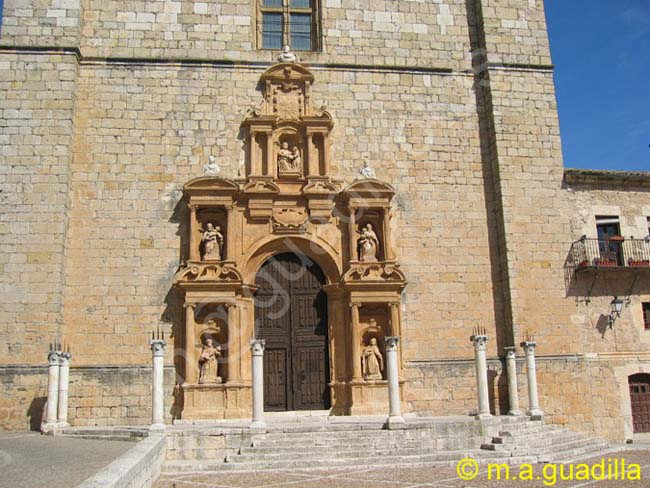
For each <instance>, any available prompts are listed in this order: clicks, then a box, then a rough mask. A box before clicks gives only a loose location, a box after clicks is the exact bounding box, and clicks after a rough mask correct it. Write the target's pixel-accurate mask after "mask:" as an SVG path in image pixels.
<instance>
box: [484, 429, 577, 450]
mask: <svg viewBox="0 0 650 488" xmlns="http://www.w3.org/2000/svg"><path fill="white" fill-rule="evenodd" d="M581 435H582V434H578V433H576V432H571V431H568V430H562V431H554V432H553V435H548V436H545V435H541V434H527V435H525V436H514V437H511V436H503V437H493V438H492V443H493V444H499V445H505V446H509V445H513V444H526V443H534V444H535V445H542V444H545V443H550V442H556V441H558V440H562V439H564V438H568V437H572V436H573V437H575V436H581Z"/></svg>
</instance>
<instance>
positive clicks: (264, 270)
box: [255, 253, 330, 411]
mask: <svg viewBox="0 0 650 488" xmlns="http://www.w3.org/2000/svg"><path fill="white" fill-rule="evenodd" d="M325 283H326V280H325V275H324V274H323V271H322V270H321V268H320V267H319V266H318V265H317V264H316V263H315V262H314V261H312V260H311V259H309V258H308V257H307V256H305V255H303V254H295V253H281V254H277V255H275V256H273V257H271V258H269V259H268V260H267V261H265V262H264V264H263V265H262V267H261V268H260V270H259V271H258V273H257V275H256V279H255V285H256V287H257V291H256V293H255V335H256V337H257V338H260V339H264V340H265V341H266V350H265V354H264V403H265V409H266V410H268V411H283V410H320V409H329V407H330V392H329V380H330V378H329V371H330V365H329V347H328V323H327V296H326V294H325V292H324V290H323V286H324V285H325Z"/></svg>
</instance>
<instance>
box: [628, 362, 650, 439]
mask: <svg viewBox="0 0 650 488" xmlns="http://www.w3.org/2000/svg"><path fill="white" fill-rule="evenodd" d="M630 403H631V405H632V421H633V423H634V432H639V433H641V432H650V374H638V375H634V376H631V377H630Z"/></svg>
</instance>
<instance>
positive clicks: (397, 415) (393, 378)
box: [384, 337, 404, 428]
mask: <svg viewBox="0 0 650 488" xmlns="http://www.w3.org/2000/svg"><path fill="white" fill-rule="evenodd" d="M384 342H385V343H386V377H387V379H388V422H387V424H388V427H389V428H390V427H391V426H392V425H395V424H403V423H404V418H403V417H402V410H401V405H400V395H399V374H398V371H399V370H398V367H397V344H398V342H399V338H398V337H386V338H385V339H384Z"/></svg>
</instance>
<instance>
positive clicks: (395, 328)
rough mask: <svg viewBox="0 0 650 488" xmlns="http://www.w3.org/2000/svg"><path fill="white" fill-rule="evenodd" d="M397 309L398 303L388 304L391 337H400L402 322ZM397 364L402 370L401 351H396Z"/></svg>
mask: <svg viewBox="0 0 650 488" xmlns="http://www.w3.org/2000/svg"><path fill="white" fill-rule="evenodd" d="M399 307H400V303H399V302H391V303H390V326H391V330H390V333H391V335H394V336H396V337H400V336H401V335H402V321H401V320H400V315H399ZM397 364H398V365H399V367H400V370H401V368H402V352H401V350H398V351H397Z"/></svg>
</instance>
